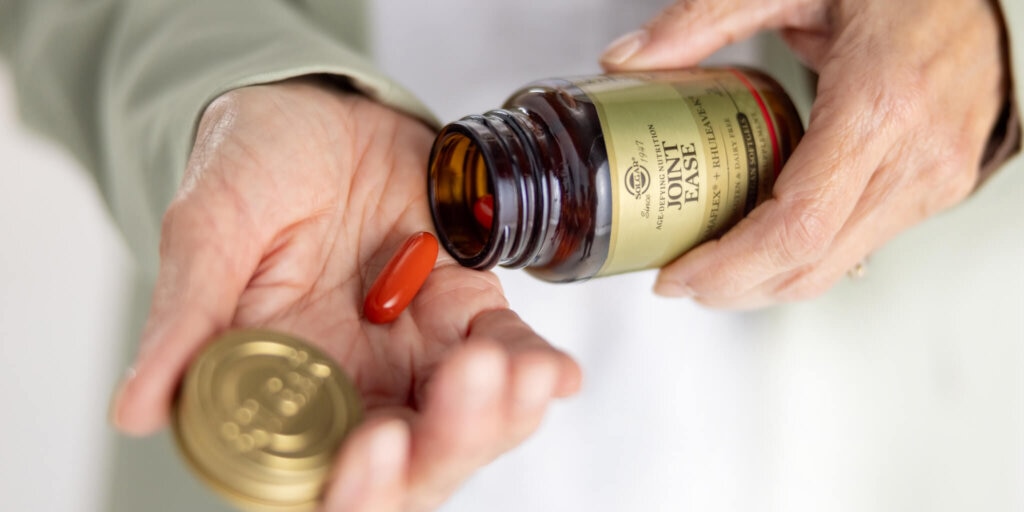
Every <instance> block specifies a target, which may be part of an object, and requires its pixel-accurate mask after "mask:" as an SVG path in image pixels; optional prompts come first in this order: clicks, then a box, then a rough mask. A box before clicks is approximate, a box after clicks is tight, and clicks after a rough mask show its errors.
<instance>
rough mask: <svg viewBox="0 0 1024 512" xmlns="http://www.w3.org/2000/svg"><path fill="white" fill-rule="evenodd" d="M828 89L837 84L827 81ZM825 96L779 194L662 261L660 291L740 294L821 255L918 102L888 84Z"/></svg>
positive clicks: (788, 165) (712, 295)
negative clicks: (888, 89)
mask: <svg viewBox="0 0 1024 512" xmlns="http://www.w3.org/2000/svg"><path fill="white" fill-rule="evenodd" d="M823 90H825V91H833V89H829V88H828V86H827V85H826V86H825V89H823ZM841 92H842V93H841V94H840V93H828V94H823V95H822V96H820V97H819V100H818V102H816V104H815V107H814V111H813V112H814V115H813V117H812V119H811V122H810V125H809V127H808V130H807V134H806V135H805V136H804V139H803V140H802V141H801V142H800V144H799V145H798V146H797V148H796V150H795V151H794V153H793V155H792V157H791V158H790V161H789V162H787V163H786V165H785V167H784V168H783V170H782V173H781V175H780V176H779V180H778V181H777V182H776V184H775V188H774V190H773V198H772V199H770V200H768V201H766V202H765V203H763V204H762V205H760V206H758V207H757V208H755V209H754V211H753V212H752V213H751V214H750V216H748V217H747V218H746V219H744V220H743V221H741V222H740V223H739V224H737V225H736V226H735V227H734V228H732V229H731V230H730V231H728V232H727V233H726V234H725V235H724V236H723V237H722V238H721V239H719V240H714V241H710V242H707V243H705V244H703V245H701V246H700V247H698V248H697V249H695V250H693V251H691V252H689V253H688V254H685V255H683V256H682V257H681V258H679V259H678V260H676V261H674V262H672V263H670V264H669V265H668V266H666V267H665V268H663V269H662V270H661V272H660V273H659V275H658V279H657V282H656V284H655V292H656V293H659V294H661V295H666V296H680V295H682V294H684V293H689V294H691V295H694V296H701V297H705V298H709V299H728V298H734V297H740V296H741V295H743V294H745V293H747V292H748V291H749V290H751V289H753V288H754V287H756V286H758V285H760V284H761V283H763V282H765V281H768V280H769V279H772V278H773V277H775V276H777V275H779V274H782V273H784V272H788V271H790V270H793V269H795V268H797V267H800V266H803V265H807V264H813V263H816V262H818V261H819V260H820V259H821V258H823V257H824V256H825V254H826V253H827V251H828V249H829V247H830V245H831V244H832V241H833V240H834V238H835V237H836V235H837V233H838V232H839V230H840V229H841V228H842V227H843V225H844V224H845V223H846V222H847V219H849V217H850V214H851V212H852V211H853V209H854V207H855V206H856V204H857V203H858V201H859V199H860V197H861V195H862V193H863V191H864V189H865V187H866V186H867V183H868V180H869V179H870V178H871V176H872V175H873V173H874V172H875V170H876V169H878V167H879V166H880V164H881V163H882V160H883V158H884V157H885V155H886V153H887V151H888V150H889V149H890V146H891V145H892V142H891V141H892V140H897V138H896V137H894V132H896V131H898V130H900V129H902V128H901V126H903V125H905V124H906V118H908V117H913V114H912V112H911V111H912V110H913V106H912V104H911V103H912V101H911V100H906V101H910V103H907V102H905V101H904V100H903V99H902V98H895V97H889V96H888V95H887V94H886V93H885V89H884V87H883V86H877V85H876V86H875V87H874V88H872V87H864V86H861V89H859V90H857V91H850V90H842V91H841Z"/></svg>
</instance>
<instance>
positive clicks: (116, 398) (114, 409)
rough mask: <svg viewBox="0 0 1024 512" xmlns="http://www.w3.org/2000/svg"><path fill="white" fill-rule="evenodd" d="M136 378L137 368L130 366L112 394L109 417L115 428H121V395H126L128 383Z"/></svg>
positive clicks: (108, 408)
mask: <svg viewBox="0 0 1024 512" xmlns="http://www.w3.org/2000/svg"><path fill="white" fill-rule="evenodd" d="M134 378H135V368H128V369H127V370H125V372H124V376H123V377H121V381H120V382H118V383H117V387H116V388H114V393H113V394H112V395H111V396H110V405H109V406H108V407H107V419H108V421H110V424H111V425H113V426H114V428H120V426H121V425H120V403H121V397H122V396H123V395H124V390H125V388H127V387H128V383H129V382H131V381H132V379H134Z"/></svg>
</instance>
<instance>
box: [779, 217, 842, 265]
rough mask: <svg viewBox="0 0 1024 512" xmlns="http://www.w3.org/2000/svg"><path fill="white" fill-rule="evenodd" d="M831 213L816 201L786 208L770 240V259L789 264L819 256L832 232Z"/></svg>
mask: <svg viewBox="0 0 1024 512" xmlns="http://www.w3.org/2000/svg"><path fill="white" fill-rule="evenodd" d="M832 225H833V222H832V219H831V214H830V213H829V212H828V211H827V210H826V209H825V208H824V207H823V206H822V205H820V204H818V203H817V202H805V203H804V204H798V205H796V206H795V207H794V208H790V209H789V211H788V212H787V214H786V215H785V216H784V218H783V221H782V224H781V226H780V228H779V230H778V235H777V237H776V240H774V244H772V247H774V255H773V260H774V261H773V262H774V263H775V264H776V265H778V266H780V267H784V268H792V267H795V266H797V265H799V264H802V263H809V262H812V261H816V260H818V259H820V258H821V256H822V255H823V254H824V252H825V250H826V249H827V248H828V244H829V242H830V241H831V240H832V235H833V227H832Z"/></svg>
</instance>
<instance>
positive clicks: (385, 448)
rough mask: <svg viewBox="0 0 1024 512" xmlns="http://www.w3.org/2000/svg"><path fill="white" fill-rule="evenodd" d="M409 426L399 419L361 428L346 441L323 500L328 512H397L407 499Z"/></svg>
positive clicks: (378, 420)
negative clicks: (330, 484)
mask: <svg viewBox="0 0 1024 512" xmlns="http://www.w3.org/2000/svg"><path fill="white" fill-rule="evenodd" d="M409 436H410V434H409V426H408V424H407V423H406V422H405V421H404V420H402V419H398V418H378V419H375V420H370V421H367V422H366V423H364V424H363V425H361V426H360V427H359V428H358V429H357V430H356V431H355V432H353V433H352V434H351V435H350V436H349V437H348V438H347V439H346V440H345V445H344V447H343V448H342V450H341V454H340V455H339V456H338V460H337V461H336V462H335V469H334V474H333V475H332V477H331V479H330V481H331V482H333V486H332V487H331V488H330V489H328V491H327V494H326V496H325V497H324V505H323V507H321V510H323V511H325V512H398V511H401V510H403V508H402V507H403V505H404V502H405V499H406V479H405V471H406V468H407V463H408V459H409V442H410V441H409Z"/></svg>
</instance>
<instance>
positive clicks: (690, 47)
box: [601, 0, 824, 71]
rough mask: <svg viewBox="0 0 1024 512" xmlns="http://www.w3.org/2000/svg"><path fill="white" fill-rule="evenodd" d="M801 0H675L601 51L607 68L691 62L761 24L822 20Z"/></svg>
mask: <svg viewBox="0 0 1024 512" xmlns="http://www.w3.org/2000/svg"><path fill="white" fill-rule="evenodd" d="M821 3H822V2H809V1H805V0H765V1H759V2H750V1H744V0H677V1H676V2H675V3H673V4H672V5H671V6H670V7H668V8H667V9H665V10H664V11H662V12H661V13H660V14H658V16H656V17H655V18H654V19H653V20H651V21H650V22H649V23H648V24H647V26H646V27H645V28H643V29H641V30H638V31H635V32H632V33H629V34H626V35H625V36H622V37H620V38H619V39H617V40H616V41H615V42H613V43H612V44H611V45H610V46H609V47H608V49H606V50H605V53H604V54H603V55H602V56H601V64H602V65H603V66H604V67H605V69H608V70H610V71H623V70H636V69H665V68H680V67H689V66H695V65H697V64H698V63H700V61H702V60H704V59H705V58H707V57H708V56H710V55H711V54H712V53H714V52H715V51H716V50H718V49H720V48H722V47H724V46H726V45H728V44H730V43H733V42H735V41H740V40H743V39H746V38H747V37H750V36H751V35H753V34H754V33H756V32H758V31H759V30H762V29H775V28H781V27H814V26H820V25H823V20H824V14H823V11H822V9H821V8H819V7H816V5H818V4H821Z"/></svg>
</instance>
